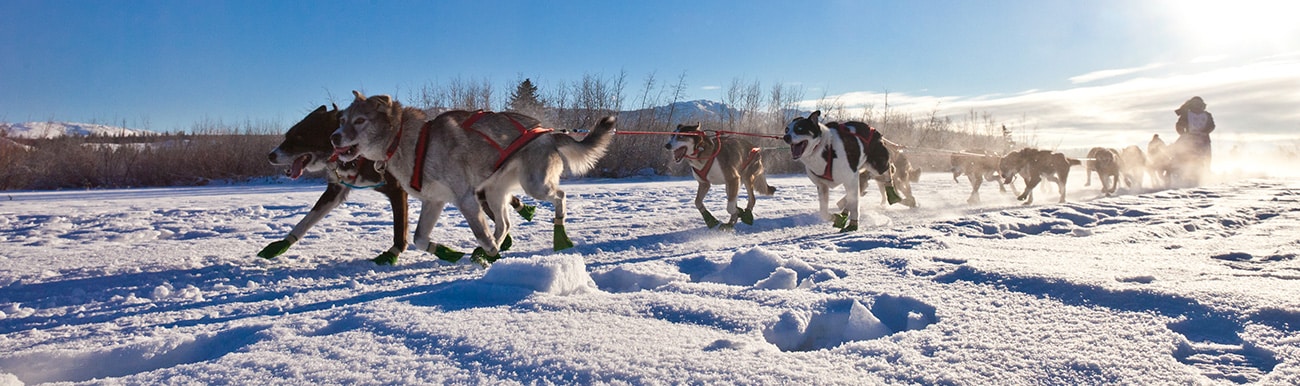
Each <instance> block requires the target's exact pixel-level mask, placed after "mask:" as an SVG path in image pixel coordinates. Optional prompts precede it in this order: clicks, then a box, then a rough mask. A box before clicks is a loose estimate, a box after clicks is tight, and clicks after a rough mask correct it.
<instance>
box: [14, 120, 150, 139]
mask: <svg viewBox="0 0 1300 386" xmlns="http://www.w3.org/2000/svg"><path fill="white" fill-rule="evenodd" d="M0 129H3V131H4V132H5V133H7V135H8V136H9V137H13V138H55V137H62V136H69V135H79V136H88V135H109V136H130V135H142V134H145V133H148V132H147V131H140V130H132V129H127V128H123V127H116V126H108V125H100V124H96V123H77V122H54V121H51V122H22V123H2V122H0Z"/></svg>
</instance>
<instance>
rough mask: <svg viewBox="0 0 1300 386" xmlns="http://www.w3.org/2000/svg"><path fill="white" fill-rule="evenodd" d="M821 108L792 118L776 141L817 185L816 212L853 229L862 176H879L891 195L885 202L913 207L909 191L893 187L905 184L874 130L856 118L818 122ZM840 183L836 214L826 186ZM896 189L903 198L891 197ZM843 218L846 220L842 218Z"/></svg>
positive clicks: (840, 225) (837, 223)
mask: <svg viewBox="0 0 1300 386" xmlns="http://www.w3.org/2000/svg"><path fill="white" fill-rule="evenodd" d="M820 119H821V111H820V110H819V111H814V112H813V113H812V114H809V115H808V117H806V118H805V117H796V118H795V119H794V120H792V121H790V123H789V124H787V125H786V129H785V136H784V137H782V139H783V140H784V141H785V143H787V144H790V157H791V158H793V159H794V160H796V161H799V162H802V163H803V164H804V167H805V171H806V172H807V173H808V178H809V179H811V180H812V182H813V184H814V185H816V186H817V199H818V203H819V204H820V211H819V213H820V214H821V216H822V217H823V218H826V219H828V220H834V225H835V227H836V228H840V230H841V231H842V232H849V231H854V230H857V229H858V197H859V196H860V195H861V194H862V187H863V184H865V183H866V179H868V178H876V177H883V179H882V181H885V182H886V183H887V184H888V185H885V186H883V187H882V188H883V189H885V191H886V192H887V193H889V192H896V193H892V194H889V195H890V196H891V198H890V199H889V202H890V203H897V202H900V201H901V202H903V203H904V204H906V205H907V206H911V207H915V206H916V200H915V199H913V198H912V196H911V192H909V191H905V190H903V189H897V188H896V187H900V186H906V185H905V182H906V180H905V179H902V178H900V177H899V175H898V173H895V172H894V170H895V169H894V165H892V164H891V163H890V161H889V156H890V154H889V149H886V148H885V144H884V138H882V137H881V135H880V132H877V131H876V130H875V129H873V128H871V126H868V125H867V124H866V123H862V122H845V123H838V122H832V123H830V124H823V123H821V122H820ZM840 185H843V186H844V192H845V195H844V199H842V200H840V202H839V204H838V206H839V207H840V209H841V210H842V212H841V213H839V214H835V215H832V214H831V213H830V210H829V208H828V202H827V201H828V200H829V198H830V189H831V188H834V187H837V186H840ZM897 193H902V194H904V196H905V197H903V198H899V197H897V195H898V194H897ZM846 221H847V224H845V222H846Z"/></svg>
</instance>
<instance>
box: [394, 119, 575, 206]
mask: <svg viewBox="0 0 1300 386" xmlns="http://www.w3.org/2000/svg"><path fill="white" fill-rule="evenodd" d="M487 114H490V113H488V112H485V111H483V110H478V111H475V112H474V114H473V115H471V116H470V117H469V119H466V120H464V121H462V122H461V123H460V127H461V128H463V129H465V130H466V131H470V132H473V133H475V134H478V135H479V136H480V137H483V139H484V140H486V141H487V142H488V144H489V145H492V148H494V149H497V153H498V154H499V155H498V156H497V161H496V163H494V164H492V171H493V172H496V171H497V169H500V168H501V165H502V164H504V163H505V162H506V160H507V159H509V158H510V155H512V154H514V153H515V152H518V151H519V149H520V148H523V147H524V145H527V144H528V143H529V142H532V141H533V140H534V139H537V137H538V136H541V135H542V134H546V133H550V132H552V131H555V129H544V128H541V127H534V128H531V129H529V128H526V127H524V125H523V124H520V123H519V121H516V120H514V119H513V118H510V117H509V116H506V119H507V120H509V121H510V123H513V124H514V125H515V128H516V129H518V130H519V138H515V140H514V141H513V142H510V144H509V145H506V147H505V148H502V147H501V144H499V143H497V141H494V140H492V137H489V136H488V135H487V134H483V132H481V131H478V130H475V129H474V128H473V126H474V123H475V122H478V120H479V119H481V118H483V116H485V115H487ZM403 118H405V117H403ZM432 127H433V121H432V120H430V121H428V122H425V123H424V125H423V126H421V127H420V139H419V141H418V142H416V144H415V169H414V171H413V172H412V173H411V189H415V191H417V192H418V191H420V187H421V186H422V185H423V182H424V160H425V157H426V156H428V149H429V131H430V129H431V128H432ZM402 128H403V127H402V123H401V122H399V123H398V126H397V137H396V138H394V139H393V143H391V144H389V145H388V153H387V157H388V158H389V159H391V158H393V153H394V152H396V151H397V144H398V141H399V140H400V138H401V137H402Z"/></svg>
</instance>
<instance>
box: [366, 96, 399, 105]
mask: <svg viewBox="0 0 1300 386" xmlns="http://www.w3.org/2000/svg"><path fill="white" fill-rule="evenodd" d="M366 100H367V101H370V102H371V103H373V104H376V105H379V106H385V107H387V106H392V105H393V97H391V96H388V95H386V94H381V95H375V96H372V97H370V98H367V99H366Z"/></svg>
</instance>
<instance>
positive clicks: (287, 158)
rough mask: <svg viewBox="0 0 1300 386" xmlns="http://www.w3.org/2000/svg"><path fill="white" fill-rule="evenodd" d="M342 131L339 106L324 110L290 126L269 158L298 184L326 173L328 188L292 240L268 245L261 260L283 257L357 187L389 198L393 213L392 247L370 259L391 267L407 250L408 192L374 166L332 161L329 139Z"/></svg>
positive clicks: (361, 161) (290, 238)
mask: <svg viewBox="0 0 1300 386" xmlns="http://www.w3.org/2000/svg"><path fill="white" fill-rule="evenodd" d="M338 127H339V110H338V107H337V106H335V107H334V109H333V110H326V109H325V106H321V107H319V108H317V109H316V110H315V111H312V112H311V113H309V114H307V116H306V117H304V118H303V119H302V121H299V122H298V123H297V124H294V125H293V127H290V128H289V131H288V132H286V133H285V134H284V141H283V142H280V145H279V146H276V147H275V150H272V151H271V153H270V154H269V155H268V156H267V157H268V158H269V159H270V161H271V164H272V165H276V166H288V167H289V169H288V170H287V171H286V175H288V176H289V178H294V179H297V178H298V177H301V176H302V174H303V172H304V171H312V172H315V171H320V170H326V173H325V179H326V181H327V182H328V185H326V186H325V192H324V193H321V196H320V198H319V199H317V200H316V205H314V206H312V208H311V211H309V212H307V216H306V217H303V219H302V220H301V221H299V222H298V225H295V226H294V227H293V230H291V231H289V235H288V236H285V237H284V239H282V240H279V241H275V242H272V243H271V244H270V245H267V246H266V248H263V249H262V251H261V252H258V253H257V256H259V257H262V258H265V259H273V258H275V257H276V256H280V254H283V253H284V252H285V251H287V250H288V249H289V247H290V246H292V245H293V244H294V243H296V242H298V240H301V239H302V238H303V236H304V235H306V234H307V230H308V229H311V227H312V226H314V225H316V223H317V222H319V221H320V220H321V218H324V217H325V215H326V214H329V212H330V211H332V210H334V208H336V207H338V206H339V204H340V203H342V202H343V201H345V200H347V198H348V193H350V192H351V191H352V189H354V188H361V189H365V188H370V189H374V190H375V191H376V192H379V193H382V194H383V195H384V196H385V197H388V204H389V206H390V207H391V208H392V210H393V246H392V247H391V248H388V250H387V251H384V252H383V253H381V254H379V256H378V257H375V258H374V259H371V260H372V261H374V262H376V263H378V264H392V263H393V262H395V261H396V260H397V256H398V255H400V254H401V253H402V251H405V250H406V227H407V207H406V191H404V190H402V188H401V186H399V185H398V183H397V180H396V179H394V178H393V176H392V175H391V174H388V173H380V172H378V171H376V170H375V167H374V162H372V161H369V160H365V159H358V160H355V161H352V162H342V161H337V160H333V159H331V158H332V157H331V156H332V155H333V153H334V146H333V145H331V144H330V134H331V133H333V132H334V130H335V129H337V128H338Z"/></svg>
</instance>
